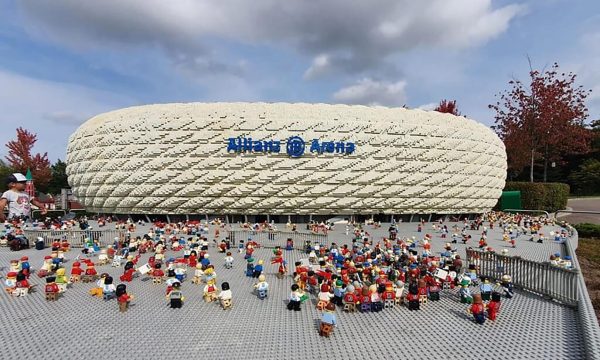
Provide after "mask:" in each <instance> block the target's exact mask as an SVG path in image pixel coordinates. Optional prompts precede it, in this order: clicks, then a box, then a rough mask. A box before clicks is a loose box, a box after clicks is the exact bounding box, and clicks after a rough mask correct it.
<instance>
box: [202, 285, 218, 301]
mask: <svg viewBox="0 0 600 360" xmlns="http://www.w3.org/2000/svg"><path fill="white" fill-rule="evenodd" d="M203 298H204V301H205V302H207V303H209V302H213V301H214V300H216V299H217V286H216V285H215V280H214V279H210V280H208V281H207V282H206V285H205V286H204V295H203Z"/></svg>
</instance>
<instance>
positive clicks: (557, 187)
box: [504, 181, 569, 212]
mask: <svg viewBox="0 0 600 360" xmlns="http://www.w3.org/2000/svg"><path fill="white" fill-rule="evenodd" d="M504 191H520V192H521V205H522V206H523V209H527V210H546V211H548V212H555V211H557V210H562V209H564V208H566V207H567V200H568V198H569V185H567V184H562V183H535V182H534V183H532V182H517V181H507V182H506V185H505V186H504Z"/></svg>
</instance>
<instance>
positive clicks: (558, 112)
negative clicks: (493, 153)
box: [489, 63, 591, 182]
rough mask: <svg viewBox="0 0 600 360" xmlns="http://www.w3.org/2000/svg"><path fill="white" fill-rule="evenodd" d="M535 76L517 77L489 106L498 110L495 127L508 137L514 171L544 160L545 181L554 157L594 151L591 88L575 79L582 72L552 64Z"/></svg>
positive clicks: (530, 175) (508, 154)
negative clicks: (589, 119)
mask: <svg viewBox="0 0 600 360" xmlns="http://www.w3.org/2000/svg"><path fill="white" fill-rule="evenodd" d="M529 77H530V82H529V83H528V84H525V83H523V82H521V81H519V80H511V81H509V82H508V84H509V85H510V86H511V89H510V90H507V91H503V92H501V93H500V94H499V95H500V99H499V101H497V102H496V103H495V104H491V105H489V108H490V109H492V110H494V111H495V112H496V115H495V116H494V118H495V123H496V125H495V126H492V128H493V129H494V130H495V131H496V133H497V134H498V136H500V138H501V139H502V140H503V141H504V145H505V146H506V154H507V157H508V168H509V171H513V172H517V173H519V172H521V171H522V170H523V168H524V167H525V166H527V165H529V166H530V173H529V177H530V181H532V182H533V167H534V163H535V161H536V160H538V159H542V160H543V164H544V181H546V177H547V171H548V163H549V162H557V163H560V162H561V161H562V159H563V156H564V155H567V154H577V153H585V152H587V151H589V148H590V140H591V134H590V132H589V131H587V130H586V128H585V123H584V122H585V119H586V118H587V117H588V109H587V107H586V106H585V99H586V98H587V96H588V95H589V93H590V91H591V90H585V89H583V87H581V86H576V85H575V80H576V75H575V74H573V73H568V74H566V73H561V72H559V66H558V64H557V63H554V65H552V67H551V68H550V69H549V70H545V71H543V72H540V71H538V70H533V69H531V71H530V72H529Z"/></svg>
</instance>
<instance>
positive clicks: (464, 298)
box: [458, 279, 473, 304]
mask: <svg viewBox="0 0 600 360" xmlns="http://www.w3.org/2000/svg"><path fill="white" fill-rule="evenodd" d="M458 293H459V295H460V302H461V303H463V304H470V303H472V302H473V297H472V296H471V290H470V289H469V281H467V280H466V279H463V280H462V281H461V283H460V290H459V291H458Z"/></svg>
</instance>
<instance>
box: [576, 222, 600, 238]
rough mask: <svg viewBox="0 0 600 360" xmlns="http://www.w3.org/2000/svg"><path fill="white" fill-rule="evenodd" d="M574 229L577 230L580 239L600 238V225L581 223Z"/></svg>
mask: <svg viewBox="0 0 600 360" xmlns="http://www.w3.org/2000/svg"><path fill="white" fill-rule="evenodd" d="M573 227H574V228H575V229H576V230H577V233H578V235H579V237H580V238H582V237H585V238H591V237H597V238H600V225H596V224H590V223H581V224H575V225H573Z"/></svg>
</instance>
